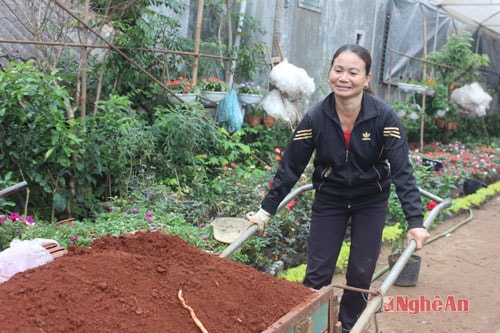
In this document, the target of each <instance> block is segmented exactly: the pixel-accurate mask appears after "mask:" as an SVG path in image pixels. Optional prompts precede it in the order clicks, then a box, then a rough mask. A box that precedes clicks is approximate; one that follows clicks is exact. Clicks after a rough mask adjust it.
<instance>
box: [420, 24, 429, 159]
mask: <svg viewBox="0 0 500 333" xmlns="http://www.w3.org/2000/svg"><path fill="white" fill-rule="evenodd" d="M423 29H424V31H423V38H424V60H425V58H427V31H426V30H427V20H426V17H425V16H424V22H423ZM426 76H427V64H426V63H425V61H424V63H423V75H422V79H423V80H425V78H426ZM426 96H427V95H426V93H425V91H424V93H423V94H422V115H421V116H420V151H424V133H425V107H426V106H425V99H426Z"/></svg>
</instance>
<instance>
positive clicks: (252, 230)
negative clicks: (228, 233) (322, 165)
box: [219, 184, 313, 258]
mask: <svg viewBox="0 0 500 333" xmlns="http://www.w3.org/2000/svg"><path fill="white" fill-rule="evenodd" d="M312 189H313V186H312V184H307V185H303V186H301V187H298V188H296V189H294V190H293V191H291V192H290V193H288V195H287V196H286V197H285V199H283V200H282V201H281V202H280V204H279V206H278V209H277V210H278V211H279V210H280V209H281V208H283V207H284V206H286V205H287V204H288V203H289V202H290V201H292V199H293V198H295V197H296V196H297V195H299V194H301V193H303V192H306V191H310V190H312ZM258 229H259V227H258V226H257V225H256V224H253V225H251V226H250V227H249V228H248V229H247V230H245V231H244V232H243V233H242V234H241V235H240V236H239V237H238V238H237V239H236V240H235V241H234V242H232V243H231V244H229V246H228V247H226V248H225V249H224V251H222V252H221V253H220V254H219V257H220V258H227V257H228V256H229V255H230V254H231V253H233V252H234V251H236V249H238V248H239V247H240V246H241V245H242V244H243V243H244V242H246V241H247V240H248V239H249V238H250V237H252V235H253V234H254V233H256V232H257V230H258Z"/></svg>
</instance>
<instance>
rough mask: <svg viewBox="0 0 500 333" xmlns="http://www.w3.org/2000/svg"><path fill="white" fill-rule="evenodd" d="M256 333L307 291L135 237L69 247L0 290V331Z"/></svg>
mask: <svg viewBox="0 0 500 333" xmlns="http://www.w3.org/2000/svg"><path fill="white" fill-rule="evenodd" d="M179 290H182V297H183V299H184V300H185V302H186V304H187V305H188V306H189V307H191V308H192V310H193V311H194V314H195V316H196V317H197V318H198V319H199V320H200V322H201V323H202V324H203V326H204V327H205V328H206V330H207V331H208V332H217V333H223V332H231V333H234V332H239V333H243V332H260V331H262V330H264V329H266V328H267V327H269V326H271V325H272V324H273V323H274V322H276V321H277V320H278V319H279V318H281V317H282V316H283V315H285V314H286V313H288V312H290V310H291V309H293V308H294V307H296V306H299V305H301V304H304V303H306V302H309V301H310V300H311V299H313V298H314V296H315V292H314V291H312V290H310V289H308V288H306V287H304V286H302V285H300V284H298V283H292V282H288V281H286V280H283V279H277V278H275V277H273V276H271V275H268V274H265V273H262V272H259V271H257V270H255V269H253V268H251V267H249V266H246V265H242V264H238V263H236V262H233V261H231V260H229V259H224V258H219V257H217V256H215V255H213V254H209V253H206V252H203V251H201V250H199V249H196V248H194V247H192V246H190V245H189V244H188V243H187V242H185V241H184V240H182V239H180V238H178V237H176V236H170V235H165V234H163V233H159V232H144V233H143V232H141V233H137V234H134V235H127V236H121V237H105V238H101V239H98V240H96V241H95V242H94V243H93V244H92V245H91V247H89V248H83V247H77V246H70V247H69V249H68V254H67V255H65V256H63V257H60V258H57V259H56V260H54V261H53V262H50V263H48V264H46V265H43V266H39V267H36V268H34V269H31V270H28V271H25V272H22V273H18V274H16V275H14V276H13V277H12V278H10V279H9V280H8V281H7V282H4V283H2V284H0V304H1V305H2V310H1V311H0V323H1V324H0V332H167V333H168V332H183V333H188V332H200V328H199V327H198V326H197V325H196V324H195V321H194V319H193V317H192V316H191V315H190V313H189V311H188V310H187V309H186V308H184V307H183V306H182V304H181V301H180V299H179V297H178V296H179V295H178V294H179Z"/></svg>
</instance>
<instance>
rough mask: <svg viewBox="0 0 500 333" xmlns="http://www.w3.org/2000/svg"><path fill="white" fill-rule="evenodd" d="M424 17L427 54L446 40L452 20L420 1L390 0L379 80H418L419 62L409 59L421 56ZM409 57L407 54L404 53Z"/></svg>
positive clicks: (419, 77)
mask: <svg viewBox="0 0 500 333" xmlns="http://www.w3.org/2000/svg"><path fill="white" fill-rule="evenodd" d="M424 17H425V25H426V37H427V40H426V43H427V53H430V52H432V51H435V50H439V48H440V47H441V46H442V45H443V44H444V43H446V37H447V36H448V35H449V33H450V32H451V28H452V20H451V19H450V18H449V17H448V16H447V15H446V14H444V13H442V12H439V11H438V10H437V9H436V8H435V7H432V6H429V5H426V4H424V3H421V2H415V1H408V0H394V1H392V2H391V6H390V23H389V32H388V36H387V48H386V53H385V61H384V73H383V76H382V77H383V80H384V81H385V82H388V81H389V74H391V75H390V77H391V80H390V81H391V82H392V83H397V82H398V81H400V77H403V79H407V78H408V77H411V78H413V79H415V78H416V79H422V67H423V66H422V62H420V61H418V60H412V59H411V58H410V57H415V58H418V59H421V58H423V56H424ZM405 55H407V56H410V57H407V56H405Z"/></svg>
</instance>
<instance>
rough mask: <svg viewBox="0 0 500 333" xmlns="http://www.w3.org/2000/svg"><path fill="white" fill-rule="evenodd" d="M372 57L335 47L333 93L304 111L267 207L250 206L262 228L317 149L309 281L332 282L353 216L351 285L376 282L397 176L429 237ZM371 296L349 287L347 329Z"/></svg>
mask: <svg viewBox="0 0 500 333" xmlns="http://www.w3.org/2000/svg"><path fill="white" fill-rule="evenodd" d="M371 63H372V61H371V56H370V54H369V52H368V51H367V50H366V49H365V48H363V47H361V46H360V45H357V44H349V45H344V46H342V47H341V48H340V49H338V50H337V51H336V52H335V54H334V56H333V58H332V62H331V69H330V73H329V78H328V79H329V80H328V82H329V85H330V88H331V89H332V93H331V94H329V95H328V96H326V97H325V98H324V99H323V101H321V102H320V103H318V104H317V105H316V106H314V107H313V108H312V109H311V110H309V111H308V112H307V113H306V115H305V116H304V117H303V118H302V120H301V121H300V123H299V124H298V126H297V128H296V130H295V132H294V133H293V135H292V138H291V139H290V141H289V145H288V147H287V148H286V149H285V154H284V155H283V157H282V158H281V162H280V166H279V168H278V171H277V172H276V174H275V176H274V181H273V184H272V186H271V189H270V190H269V192H268V194H267V195H266V196H265V197H264V200H262V202H261V208H260V209H259V210H258V211H257V213H254V212H249V213H248V214H247V217H248V219H249V220H250V221H252V222H253V223H255V224H257V225H258V226H259V230H260V231H261V232H263V231H264V228H265V225H266V223H267V222H268V221H269V219H270V218H271V216H272V215H274V214H276V212H277V208H278V203H280V202H281V201H282V200H283V199H284V198H285V196H286V195H287V194H288V193H289V192H290V189H291V188H292V187H293V186H294V184H295V183H296V182H297V181H298V180H299V179H300V177H301V175H302V173H303V172H304V170H305V168H306V166H307V165H308V163H309V161H310V159H311V156H312V155H313V153H315V157H314V169H315V170H314V172H313V176H312V182H313V185H314V189H315V199H314V202H313V204H312V216H311V219H310V232H309V243H308V251H309V252H308V258H307V271H306V276H305V279H304V285H305V286H307V287H309V288H313V289H320V288H322V287H324V286H326V285H329V284H330V283H331V280H332V277H333V273H334V270H335V263H336V262H337V259H338V257H339V251H340V249H341V246H342V242H343V240H344V234H345V232H346V229H347V226H348V224H350V226H351V233H350V237H351V247H350V256H349V262H348V264H347V285H349V286H352V287H357V288H362V289H368V288H369V286H370V282H371V278H372V274H373V272H374V270H375V264H376V262H377V258H378V256H379V252H380V247H381V238H382V230H383V228H384V225H385V221H386V216H387V206H388V198H389V195H390V193H391V183H392V182H394V184H395V186H396V189H397V193H404V196H400V197H399V199H400V202H401V204H402V206H403V208H404V209H403V210H404V212H405V213H406V216H405V217H406V220H408V224H409V228H408V236H409V237H411V238H413V239H415V240H416V242H417V248H420V247H422V246H423V243H424V242H425V240H426V239H427V238H428V237H429V233H428V232H427V230H426V229H425V228H424V227H423V213H422V205H421V198H420V192H419V189H418V188H417V186H416V181H415V178H414V176H413V168H412V165H411V163H410V161H409V159H408V143H407V142H406V136H405V134H404V130H403V127H402V125H401V122H400V120H399V118H398V116H397V115H396V113H395V112H394V110H392V108H391V107H390V106H389V105H387V103H385V102H384V101H382V100H381V99H379V98H377V97H375V96H373V94H371V93H370V89H369V88H370V86H369V84H370V80H371V73H370V69H371ZM377 133H383V135H378V134H377ZM389 163H390V166H391V173H390V174H389ZM366 296H367V295H363V294H361V293H358V292H352V291H349V290H345V291H344V294H343V296H342V301H341V304H340V312H339V321H341V322H342V328H343V329H345V330H350V329H351V328H352V326H353V325H354V323H355V322H356V320H357V318H358V316H359V314H360V313H361V311H362V310H363V308H364V307H365V305H366V299H367V298H366Z"/></svg>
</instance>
